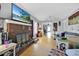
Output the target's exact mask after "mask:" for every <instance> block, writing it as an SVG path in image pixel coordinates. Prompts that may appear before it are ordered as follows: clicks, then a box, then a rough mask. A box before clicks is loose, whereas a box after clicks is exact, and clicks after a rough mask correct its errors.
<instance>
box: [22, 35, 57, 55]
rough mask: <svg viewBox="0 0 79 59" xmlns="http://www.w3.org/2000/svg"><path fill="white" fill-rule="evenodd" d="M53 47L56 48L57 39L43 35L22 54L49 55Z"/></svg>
mask: <svg viewBox="0 0 79 59" xmlns="http://www.w3.org/2000/svg"><path fill="white" fill-rule="evenodd" d="M52 48H56V42H55V40H54V39H53V38H50V39H49V38H47V37H46V36H43V37H40V38H39V41H38V42H37V43H34V44H33V45H31V46H30V47H29V48H27V49H26V50H25V51H24V52H23V53H22V54H21V55H20V56H47V55H48V53H49V51H50V49H52Z"/></svg>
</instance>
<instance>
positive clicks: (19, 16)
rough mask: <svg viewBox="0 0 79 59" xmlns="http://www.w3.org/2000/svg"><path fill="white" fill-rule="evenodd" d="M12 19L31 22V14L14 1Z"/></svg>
mask: <svg viewBox="0 0 79 59" xmlns="http://www.w3.org/2000/svg"><path fill="white" fill-rule="evenodd" d="M12 20H16V21H20V22H25V23H31V20H30V14H29V13H28V12H26V11H24V10H23V9H21V8H20V7H18V6H17V5H15V4H13V3H12Z"/></svg>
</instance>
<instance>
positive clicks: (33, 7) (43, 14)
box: [16, 3, 79, 21]
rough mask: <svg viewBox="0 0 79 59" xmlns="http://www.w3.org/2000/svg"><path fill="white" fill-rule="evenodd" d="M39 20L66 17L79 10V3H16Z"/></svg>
mask: <svg viewBox="0 0 79 59" xmlns="http://www.w3.org/2000/svg"><path fill="white" fill-rule="evenodd" d="M16 4H17V5H18V6H20V7H21V8H23V9H24V10H26V11H28V12H29V13H30V14H31V15H33V16H34V17H36V18H37V19H38V20H39V21H48V20H56V19H65V18H67V17H69V16H70V15H72V14H73V13H74V12H76V11H78V10H79V3H16Z"/></svg>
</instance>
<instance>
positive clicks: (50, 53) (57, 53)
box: [48, 49, 66, 56]
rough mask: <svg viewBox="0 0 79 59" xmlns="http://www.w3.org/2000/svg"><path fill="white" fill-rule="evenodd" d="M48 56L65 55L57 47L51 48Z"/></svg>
mask: <svg viewBox="0 0 79 59" xmlns="http://www.w3.org/2000/svg"><path fill="white" fill-rule="evenodd" d="M48 56H66V55H65V53H64V52H63V51H61V50H59V49H51V50H50V51H49V54H48Z"/></svg>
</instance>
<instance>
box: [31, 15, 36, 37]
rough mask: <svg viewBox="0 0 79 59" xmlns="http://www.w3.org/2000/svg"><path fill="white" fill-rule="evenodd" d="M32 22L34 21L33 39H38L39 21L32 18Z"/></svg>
mask: <svg viewBox="0 0 79 59" xmlns="http://www.w3.org/2000/svg"><path fill="white" fill-rule="evenodd" d="M31 20H33V38H36V34H37V19H36V18H35V17H33V16H31Z"/></svg>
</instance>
